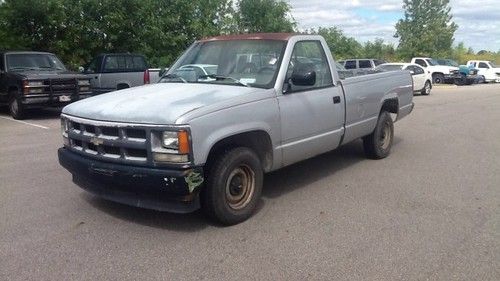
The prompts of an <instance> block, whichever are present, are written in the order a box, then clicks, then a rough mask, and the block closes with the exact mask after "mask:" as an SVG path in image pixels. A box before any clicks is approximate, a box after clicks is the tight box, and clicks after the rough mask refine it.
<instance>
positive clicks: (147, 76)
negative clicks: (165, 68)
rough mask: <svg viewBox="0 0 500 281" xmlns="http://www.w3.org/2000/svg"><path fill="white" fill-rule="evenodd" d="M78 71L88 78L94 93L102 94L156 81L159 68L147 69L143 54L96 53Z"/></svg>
mask: <svg viewBox="0 0 500 281" xmlns="http://www.w3.org/2000/svg"><path fill="white" fill-rule="evenodd" d="M80 71H81V72H82V73H84V74H86V75H88V77H89V78H90V83H91V85H92V88H93V90H94V94H103V93H107V92H111V91H116V90H121V89H127V88H131V87H136V86H141V85H144V84H149V83H156V82H158V80H159V72H160V69H148V64H147V62H146V58H145V57H144V56H143V55H139V54H129V53H123V54H121V53H112V54H100V55H98V56H97V57H95V58H94V59H92V61H90V62H89V63H88V64H87V65H85V66H84V67H81V68H80Z"/></svg>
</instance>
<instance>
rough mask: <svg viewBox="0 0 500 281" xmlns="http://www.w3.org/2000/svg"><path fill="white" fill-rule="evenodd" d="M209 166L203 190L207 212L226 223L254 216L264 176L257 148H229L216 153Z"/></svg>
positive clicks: (232, 223)
mask: <svg viewBox="0 0 500 281" xmlns="http://www.w3.org/2000/svg"><path fill="white" fill-rule="evenodd" d="M208 170H209V171H208V175H207V184H206V186H205V188H204V190H202V193H201V203H202V207H203V210H204V211H205V213H206V214H207V215H208V216H209V217H210V218H211V219H212V220H214V221H216V222H218V223H221V224H223V225H234V224H237V223H240V222H243V221H245V220H246V219H248V218H249V217H250V216H252V214H253V212H254V211H255V208H256V206H257V203H258V200H259V198H260V194H261V192H262V184H263V179H264V171H263V169H262V164H261V162H260V159H259V157H258V156H257V155H256V154H255V152H253V151H252V150H251V149H249V148H246V147H238V148H234V149H230V150H228V151H225V152H223V153H222V154H220V155H219V156H218V157H216V159H215V160H214V162H213V163H211V164H210V167H209V169H208Z"/></svg>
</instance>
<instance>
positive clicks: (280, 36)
mask: <svg viewBox="0 0 500 281" xmlns="http://www.w3.org/2000/svg"><path fill="white" fill-rule="evenodd" d="M294 35H297V33H250V34H233V35H221V36H215V37H208V38H204V39H201V40H200V41H201V42H207V41H225V40H278V41H288V40H289V39H290V37H292V36H294Z"/></svg>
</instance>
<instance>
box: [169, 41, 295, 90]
mask: <svg viewBox="0 0 500 281" xmlns="http://www.w3.org/2000/svg"><path fill="white" fill-rule="evenodd" d="M285 46H286V42H285V41H277V40H221V41H208V42H196V43H194V44H193V45H192V46H191V48H189V49H188V50H187V52H186V53H185V54H184V55H183V56H181V58H180V59H179V60H178V61H177V62H176V63H175V64H174V65H173V66H172V68H171V69H170V70H169V71H168V73H167V74H166V75H165V76H163V77H162V79H161V80H160V82H163V83H168V82H177V83H209V84H225V85H238V86H249V87H258V88H266V89H269V88H272V87H273V86H274V83H275V81H276V76H277V74H278V70H279V66H280V64H281V58H282V57H283V52H284V50H285Z"/></svg>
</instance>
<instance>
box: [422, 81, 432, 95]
mask: <svg viewBox="0 0 500 281" xmlns="http://www.w3.org/2000/svg"><path fill="white" fill-rule="evenodd" d="M431 89H432V84H431V81H429V80H427V81H425V85H424V87H423V88H422V90H421V91H420V94H422V95H424V96H428V95H430V94H431Z"/></svg>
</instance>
